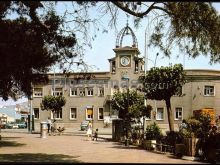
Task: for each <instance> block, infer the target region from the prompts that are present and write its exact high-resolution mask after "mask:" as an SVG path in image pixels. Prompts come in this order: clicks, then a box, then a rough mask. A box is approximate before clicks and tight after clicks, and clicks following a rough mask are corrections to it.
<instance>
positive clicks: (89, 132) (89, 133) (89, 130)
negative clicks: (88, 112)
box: [86, 121, 92, 140]
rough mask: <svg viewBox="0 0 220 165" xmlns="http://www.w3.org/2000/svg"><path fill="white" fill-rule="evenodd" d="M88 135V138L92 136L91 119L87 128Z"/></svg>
mask: <svg viewBox="0 0 220 165" xmlns="http://www.w3.org/2000/svg"><path fill="white" fill-rule="evenodd" d="M86 134H87V136H88V140H89V139H90V138H92V122H91V121H89V124H88V129H87V132H86Z"/></svg>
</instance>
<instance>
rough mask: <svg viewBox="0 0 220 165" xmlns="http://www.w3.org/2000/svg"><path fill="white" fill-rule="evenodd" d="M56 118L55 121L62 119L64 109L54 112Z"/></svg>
mask: <svg viewBox="0 0 220 165" xmlns="http://www.w3.org/2000/svg"><path fill="white" fill-rule="evenodd" d="M54 118H55V119H62V109H60V110H57V111H55V112H54Z"/></svg>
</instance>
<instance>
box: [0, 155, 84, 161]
mask: <svg viewBox="0 0 220 165" xmlns="http://www.w3.org/2000/svg"><path fill="white" fill-rule="evenodd" d="M77 157H79V156H69V155H63V154H43V153H17V154H0V162H22V163H24V162H31V163H35V162H36V163H39V162H43V163H44V162H46V163H83V162H81V161H79V160H76V159H75V158H77Z"/></svg>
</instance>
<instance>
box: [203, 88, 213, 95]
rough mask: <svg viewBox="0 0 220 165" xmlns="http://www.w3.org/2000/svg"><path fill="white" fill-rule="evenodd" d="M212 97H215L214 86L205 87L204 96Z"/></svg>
mask: <svg viewBox="0 0 220 165" xmlns="http://www.w3.org/2000/svg"><path fill="white" fill-rule="evenodd" d="M214 95H215V90H214V86H205V88H204V96H214Z"/></svg>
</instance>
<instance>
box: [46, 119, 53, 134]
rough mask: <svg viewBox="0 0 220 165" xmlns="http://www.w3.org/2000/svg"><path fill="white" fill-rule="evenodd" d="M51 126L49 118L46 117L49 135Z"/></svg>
mask: <svg viewBox="0 0 220 165" xmlns="http://www.w3.org/2000/svg"><path fill="white" fill-rule="evenodd" d="M51 124H52V121H51V119H50V117H48V119H47V133H50V131H51Z"/></svg>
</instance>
